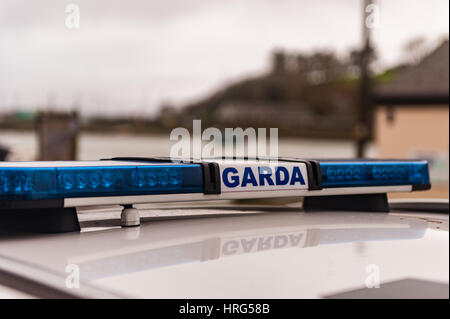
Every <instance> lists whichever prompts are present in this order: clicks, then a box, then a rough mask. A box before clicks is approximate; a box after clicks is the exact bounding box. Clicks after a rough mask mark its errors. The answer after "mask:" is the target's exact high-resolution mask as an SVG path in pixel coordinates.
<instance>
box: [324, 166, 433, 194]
mask: <svg viewBox="0 0 450 319" xmlns="http://www.w3.org/2000/svg"><path fill="white" fill-rule="evenodd" d="M320 169H321V171H322V187H323V188H332V187H359V186H366V187H367V186H391V185H412V186H414V185H428V184H430V179H429V176H428V163H427V162H426V161H414V162H413V161H410V162H408V161H403V162H401V161H395V162H389V161H386V162H381V161H362V162H356V161H354V162H353V161H350V162H345V161H343V162H326V161H325V162H321V163H320Z"/></svg>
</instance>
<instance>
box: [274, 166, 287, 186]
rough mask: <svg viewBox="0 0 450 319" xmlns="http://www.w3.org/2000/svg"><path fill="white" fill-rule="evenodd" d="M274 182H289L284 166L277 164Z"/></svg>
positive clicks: (278, 183) (283, 183) (280, 183)
mask: <svg viewBox="0 0 450 319" xmlns="http://www.w3.org/2000/svg"><path fill="white" fill-rule="evenodd" d="M281 172H282V173H283V179H281V176H280V173H281ZM275 182H276V183H277V185H286V184H287V183H289V171H288V170H287V168H286V167H281V166H278V167H277V168H276V169H275Z"/></svg>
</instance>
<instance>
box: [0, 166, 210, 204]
mask: <svg viewBox="0 0 450 319" xmlns="http://www.w3.org/2000/svg"><path fill="white" fill-rule="evenodd" d="M202 191H203V185H202V170H201V167H200V165H198V164H173V165H155V166H149V165H145V166H144V165H142V166H134V165H130V166H106V167H102V166H92V167H49V168H46V167H26V168H23V167H20V168H16V167H1V168H0V199H53V198H66V197H96V196H123V195H147V194H173V193H200V192H202Z"/></svg>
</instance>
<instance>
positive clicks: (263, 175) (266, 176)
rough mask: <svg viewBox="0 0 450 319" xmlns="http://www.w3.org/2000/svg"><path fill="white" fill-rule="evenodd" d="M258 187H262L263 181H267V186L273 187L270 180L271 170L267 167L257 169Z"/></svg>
mask: <svg viewBox="0 0 450 319" xmlns="http://www.w3.org/2000/svg"><path fill="white" fill-rule="evenodd" d="M258 171H259V185H260V186H264V180H266V181H267V183H268V184H269V185H274V184H273V180H272V169H271V168H270V167H267V166H263V167H259V168H258Z"/></svg>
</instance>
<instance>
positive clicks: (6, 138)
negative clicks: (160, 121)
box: [0, 131, 376, 161]
mask: <svg viewBox="0 0 450 319" xmlns="http://www.w3.org/2000/svg"><path fill="white" fill-rule="evenodd" d="M175 143H176V141H171V140H170V139H169V136H168V135H167V136H165V135H156V136H155V135H131V134H113V133H104V134H93V133H82V134H80V136H79V140H78V158H77V159H78V160H97V159H100V158H109V157H115V156H136V157H149V156H169V155H170V148H171V147H172V146H173V145H174V144H175ZM0 145H3V146H5V147H7V148H8V149H9V150H10V152H11V154H10V156H9V157H8V160H11V161H32V160H35V159H36V158H37V149H38V148H37V146H38V145H37V138H36V135H35V134H34V132H17V131H0ZM354 153H355V150H354V143H353V142H352V141H335V140H316V139H290V138H289V139H288V138H280V139H279V141H278V154H279V156H288V157H298V158H350V157H352V156H354ZM367 155H368V156H371V157H372V156H376V151H375V149H374V147H373V146H372V145H370V146H369V149H368V154H367Z"/></svg>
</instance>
